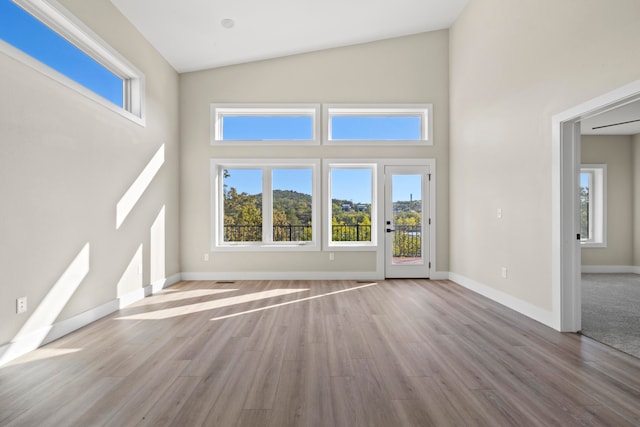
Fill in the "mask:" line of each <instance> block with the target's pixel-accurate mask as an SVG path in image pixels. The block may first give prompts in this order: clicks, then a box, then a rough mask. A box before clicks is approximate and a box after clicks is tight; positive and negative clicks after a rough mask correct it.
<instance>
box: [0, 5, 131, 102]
mask: <svg viewBox="0 0 640 427" xmlns="http://www.w3.org/2000/svg"><path fill="white" fill-rule="evenodd" d="M0 39H2V40H4V41H5V42H7V43H9V44H10V45H13V46H14V47H16V48H18V49H20V50H22V51H23V52H25V53H27V54H29V55H30V56H32V57H33V58H35V59H37V60H38V61H40V62H42V63H44V64H46V65H48V66H49V67H51V68H53V69H54V70H56V71H58V72H60V73H61V74H64V75H66V76H67V77H69V78H71V79H72V80H74V81H76V82H78V83H80V84H81V85H83V86H84V87H86V88H88V89H90V90H92V91H93V92H95V93H97V94H98V95H100V96H102V97H103V98H106V99H107V100H109V101H111V102H113V103H114V104H116V105H118V106H122V105H123V99H122V97H123V91H122V89H123V81H122V79H121V78H119V77H118V76H116V75H115V74H113V73H111V72H110V71H109V70H107V69H106V68H104V67H103V66H102V65H100V64H99V63H97V62H96V61H95V60H93V59H92V58H90V57H89V56H87V55H86V54H85V53H84V52H82V51H81V50H80V49H78V48H76V47H75V46H74V45H72V44H71V43H69V42H68V41H66V40H65V39H64V38H62V37H61V36H59V35H58V34H57V33H55V32H54V31H52V30H51V29H49V28H48V27H47V26H45V25H44V24H42V23H41V22H40V21H38V20H37V19H35V18H34V17H32V16H31V15H29V14H28V13H27V12H25V11H24V10H23V9H22V8H20V7H19V6H17V5H16V4H15V3H13V2H12V1H10V0H0Z"/></svg>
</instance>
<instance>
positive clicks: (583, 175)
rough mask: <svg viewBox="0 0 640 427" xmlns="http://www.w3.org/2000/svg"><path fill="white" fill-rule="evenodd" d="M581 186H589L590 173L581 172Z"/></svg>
mask: <svg viewBox="0 0 640 427" xmlns="http://www.w3.org/2000/svg"><path fill="white" fill-rule="evenodd" d="M580 187H589V174H588V173H581V174H580Z"/></svg>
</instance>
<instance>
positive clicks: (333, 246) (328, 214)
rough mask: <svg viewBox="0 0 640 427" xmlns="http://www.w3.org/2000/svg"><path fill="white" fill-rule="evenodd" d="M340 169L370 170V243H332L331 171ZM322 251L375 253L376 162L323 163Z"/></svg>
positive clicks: (346, 161) (349, 160) (376, 232)
mask: <svg viewBox="0 0 640 427" xmlns="http://www.w3.org/2000/svg"><path fill="white" fill-rule="evenodd" d="M335 168H340V169H370V170H371V241H370V242H333V241H332V240H331V236H332V231H333V227H332V221H333V212H332V205H333V203H332V199H331V170H332V169H335ZM322 181H323V182H324V183H325V185H324V186H323V194H322V199H323V207H324V208H323V218H324V227H323V249H324V250H325V251H357V252H363V251H376V250H378V228H379V227H378V225H379V224H378V217H379V212H378V208H379V204H378V194H379V190H380V188H379V183H378V162H376V161H362V162H359V161H356V162H354V161H353V159H326V160H324V161H323V180H322Z"/></svg>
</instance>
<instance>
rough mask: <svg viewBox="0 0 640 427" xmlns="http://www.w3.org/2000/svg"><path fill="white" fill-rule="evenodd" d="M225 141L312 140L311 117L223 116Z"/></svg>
mask: <svg viewBox="0 0 640 427" xmlns="http://www.w3.org/2000/svg"><path fill="white" fill-rule="evenodd" d="M222 129H223V139H224V140H225V141H261V140H262V141H277V140H312V139H313V118H312V117H311V116H224V119H223V127H222Z"/></svg>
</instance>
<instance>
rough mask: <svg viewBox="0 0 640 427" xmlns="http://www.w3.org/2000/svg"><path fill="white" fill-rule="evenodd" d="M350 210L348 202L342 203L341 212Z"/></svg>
mask: <svg viewBox="0 0 640 427" xmlns="http://www.w3.org/2000/svg"><path fill="white" fill-rule="evenodd" d="M350 210H351V205H350V204H349V203H345V204H343V205H342V212H349V211H350Z"/></svg>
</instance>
